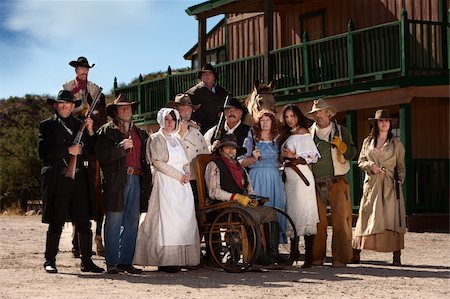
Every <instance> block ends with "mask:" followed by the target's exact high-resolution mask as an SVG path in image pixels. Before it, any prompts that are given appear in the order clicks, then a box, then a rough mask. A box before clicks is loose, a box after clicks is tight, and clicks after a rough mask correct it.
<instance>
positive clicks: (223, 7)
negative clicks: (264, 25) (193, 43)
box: [186, 0, 310, 19]
mask: <svg viewBox="0 0 450 299" xmlns="http://www.w3.org/2000/svg"><path fill="white" fill-rule="evenodd" d="M271 1H272V3H273V10H274V11H276V10H277V9H278V8H282V7H285V6H288V5H292V4H294V3H301V2H307V1H310V0H271ZM264 2H265V0H240V1H238V0H210V1H206V2H202V3H200V4H197V5H194V6H191V7H188V8H187V9H186V13H187V14H188V15H190V16H196V17H197V19H198V18H209V17H213V16H216V15H220V14H230V13H249V12H263V11H264Z"/></svg>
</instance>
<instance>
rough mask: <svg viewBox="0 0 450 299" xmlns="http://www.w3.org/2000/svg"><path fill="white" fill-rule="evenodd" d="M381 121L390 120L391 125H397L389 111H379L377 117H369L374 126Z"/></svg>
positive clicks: (376, 113)
mask: <svg viewBox="0 0 450 299" xmlns="http://www.w3.org/2000/svg"><path fill="white" fill-rule="evenodd" d="M380 119H389V120H390V121H391V123H392V124H393V123H395V119H394V118H392V117H391V114H390V113H389V111H387V110H384V109H379V110H377V111H376V112H375V116H374V117H369V118H368V120H369V122H370V123H372V124H374V123H375V122H376V121H377V120H380Z"/></svg>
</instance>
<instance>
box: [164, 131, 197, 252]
mask: <svg viewBox="0 0 450 299" xmlns="http://www.w3.org/2000/svg"><path fill="white" fill-rule="evenodd" d="M173 140H174V141H175V142H176V146H172V145H171V144H170V143H169V142H168V141H167V140H166V142H167V149H168V151H169V160H168V161H167V164H168V165H170V166H172V167H174V168H175V169H177V170H179V171H181V172H183V173H184V171H183V166H184V165H186V164H187V163H188V160H187V158H186V154H185V153H184V150H183V147H182V146H181V144H180V142H179V141H178V139H176V138H174V139H173ZM159 174H160V175H158V176H156V179H157V180H158V181H157V184H159V190H161V191H162V190H164V192H160V193H159V210H160V217H159V227H160V233H159V244H160V246H169V245H191V244H194V243H195V240H196V234H197V221H196V219H195V209H194V196H193V194H192V189H191V185H190V184H185V185H182V184H181V183H180V182H179V181H177V180H176V179H174V178H172V177H169V176H167V175H164V174H162V173H159Z"/></svg>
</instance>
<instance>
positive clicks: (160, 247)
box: [133, 108, 200, 272]
mask: <svg viewBox="0 0 450 299" xmlns="http://www.w3.org/2000/svg"><path fill="white" fill-rule="evenodd" d="M179 119H180V116H179V113H178V111H177V110H175V109H172V108H162V109H161V110H160V111H159V112H158V115H157V121H158V123H159V125H160V127H161V128H160V129H159V131H158V132H156V133H155V134H153V135H152V136H151V141H150V145H149V147H150V154H151V162H152V165H153V168H154V174H153V189H152V193H151V196H150V200H149V206H148V211H147V214H146V215H145V218H144V220H143V222H142V223H141V224H140V225H139V230H138V236H137V241H136V251H135V255H134V261H133V263H134V264H138V265H144V266H158V269H159V270H160V271H165V272H178V271H179V270H180V268H181V267H183V266H197V265H198V264H199V263H200V241H199V233H198V227H197V220H196V218H195V209H194V197H193V194H192V189H191V186H190V184H189V180H190V174H189V172H188V171H189V164H188V160H187V158H186V154H185V152H184V149H183V146H182V145H181V142H180V140H179V139H178V138H176V137H175V133H176V128H177V124H178V120H179Z"/></svg>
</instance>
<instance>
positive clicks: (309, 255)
mask: <svg viewBox="0 0 450 299" xmlns="http://www.w3.org/2000/svg"><path fill="white" fill-rule="evenodd" d="M304 238H305V262H304V263H303V265H302V268H311V266H312V260H313V252H312V248H313V242H314V235H310V236H305V237H304Z"/></svg>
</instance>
